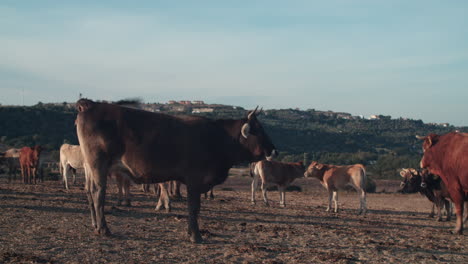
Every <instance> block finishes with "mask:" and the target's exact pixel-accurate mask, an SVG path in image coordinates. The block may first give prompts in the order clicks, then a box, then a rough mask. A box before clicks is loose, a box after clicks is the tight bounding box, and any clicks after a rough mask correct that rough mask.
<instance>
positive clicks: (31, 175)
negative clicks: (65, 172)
mask: <svg viewBox="0 0 468 264" xmlns="http://www.w3.org/2000/svg"><path fill="white" fill-rule="evenodd" d="M41 151H42V148H41V146H34V147H32V148H30V147H23V148H22V149H21V150H20V155H19V161H20V167H21V176H22V178H23V183H32V181H34V184H36V178H37V170H38V167H39V158H40V155H41Z"/></svg>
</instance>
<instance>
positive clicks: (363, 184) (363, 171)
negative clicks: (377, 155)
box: [360, 166, 367, 190]
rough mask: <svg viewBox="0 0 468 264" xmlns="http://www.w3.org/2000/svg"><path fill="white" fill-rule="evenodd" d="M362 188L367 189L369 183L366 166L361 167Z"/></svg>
mask: <svg viewBox="0 0 468 264" xmlns="http://www.w3.org/2000/svg"><path fill="white" fill-rule="evenodd" d="M360 173H361V188H362V189H363V190H365V189H366V184H367V174H366V169H365V168H364V166H362V167H361V171H360Z"/></svg>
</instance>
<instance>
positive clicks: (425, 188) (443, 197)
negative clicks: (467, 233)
mask: <svg viewBox="0 0 468 264" xmlns="http://www.w3.org/2000/svg"><path fill="white" fill-rule="evenodd" d="M400 175H401V177H403V181H402V182H401V192H402V193H415V192H419V193H421V194H422V195H424V196H426V197H427V199H428V200H429V201H431V202H432V210H431V213H430V214H429V216H430V217H433V216H434V206H435V207H436V208H437V219H436V220H437V221H442V212H441V209H442V208H445V210H446V212H447V221H450V219H451V206H450V201H449V200H448V199H450V195H449V193H448V189H447V187H446V185H445V184H444V182H443V181H442V180H441V179H440V177H438V176H437V175H434V174H430V173H429V172H428V171H427V170H424V169H423V170H421V171H417V170H415V169H413V168H409V169H402V170H401V171H400Z"/></svg>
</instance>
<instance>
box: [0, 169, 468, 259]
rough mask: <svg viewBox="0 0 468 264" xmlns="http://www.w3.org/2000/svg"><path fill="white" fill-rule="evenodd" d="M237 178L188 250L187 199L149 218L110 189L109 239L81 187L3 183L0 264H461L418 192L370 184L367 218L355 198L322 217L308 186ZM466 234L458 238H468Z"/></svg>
mask: <svg viewBox="0 0 468 264" xmlns="http://www.w3.org/2000/svg"><path fill="white" fill-rule="evenodd" d="M242 173H245V171H243V170H237V172H235V173H234V174H236V175H233V176H231V177H230V178H229V179H228V180H227V181H226V182H225V183H224V184H223V185H220V186H217V187H216V188H215V196H216V198H215V200H203V201H202V210H201V218H200V228H201V230H202V236H203V238H204V240H205V243H204V244H199V245H196V244H191V243H190V242H188V236H187V232H186V226H187V224H186V201H185V200H181V201H173V203H172V206H173V211H172V212H171V213H165V212H164V211H162V212H156V211H154V207H155V198H154V197H152V196H151V195H148V194H144V193H142V192H141V191H140V190H139V188H137V187H136V186H134V187H132V188H133V189H132V191H133V194H134V195H133V206H132V207H124V206H117V205H116V195H115V188H114V185H113V184H110V185H111V187H110V189H109V190H108V194H109V195H108V196H107V204H106V213H107V214H106V217H107V221H108V224H109V227H110V229H111V231H112V232H113V235H112V236H111V237H99V236H95V235H94V234H93V232H92V229H91V225H90V217H89V211H88V208H87V201H86V197H85V193H84V190H83V187H82V185H75V186H73V187H72V189H71V190H70V191H65V190H64V189H63V187H62V185H61V183H60V182H53V181H50V182H44V183H40V184H38V185H36V186H33V185H23V184H20V183H18V182H15V183H12V184H8V183H7V182H6V180H5V179H4V178H1V179H0V263H444V262H446V263H468V250H467V249H468V246H467V243H466V242H467V235H462V236H458V235H451V234H449V231H450V230H451V229H452V228H453V227H454V221H453V220H452V221H450V222H436V221H435V220H434V219H431V218H428V214H429V209H430V204H429V202H428V201H427V200H426V199H425V198H424V197H422V196H420V195H419V194H411V195H402V194H399V193H396V190H397V189H398V184H399V182H398V181H377V186H378V187H377V192H378V193H375V194H369V195H368V197H367V201H368V208H369V212H368V214H367V215H366V216H365V217H363V216H358V215H356V213H357V206H358V196H357V194H356V193H353V192H349V193H347V192H342V193H340V195H339V204H340V206H341V208H342V210H341V211H340V212H339V213H328V212H325V205H326V200H327V198H326V193H325V191H324V189H323V187H322V186H320V184H319V183H318V181H317V180H315V179H299V180H296V182H294V184H295V185H298V186H301V188H302V191H300V192H299V191H294V192H288V193H287V194H286V202H287V207H286V208H280V207H279V204H278V199H279V195H278V192H276V191H271V192H269V198H270V204H271V207H266V206H265V205H264V204H263V202H261V199H260V192H257V205H256V206H251V205H250V177H242V176H240V175H239V174H242ZM467 232H468V231H466V232H465V233H467Z"/></svg>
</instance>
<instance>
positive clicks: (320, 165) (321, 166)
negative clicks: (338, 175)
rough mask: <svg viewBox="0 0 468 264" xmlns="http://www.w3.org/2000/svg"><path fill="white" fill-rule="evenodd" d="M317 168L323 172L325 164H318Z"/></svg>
mask: <svg viewBox="0 0 468 264" xmlns="http://www.w3.org/2000/svg"><path fill="white" fill-rule="evenodd" d="M315 168H317V169H319V170H321V169H323V164H321V163H318V164H317V165H315Z"/></svg>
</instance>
